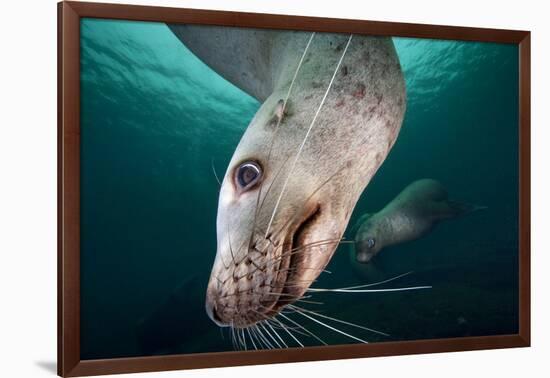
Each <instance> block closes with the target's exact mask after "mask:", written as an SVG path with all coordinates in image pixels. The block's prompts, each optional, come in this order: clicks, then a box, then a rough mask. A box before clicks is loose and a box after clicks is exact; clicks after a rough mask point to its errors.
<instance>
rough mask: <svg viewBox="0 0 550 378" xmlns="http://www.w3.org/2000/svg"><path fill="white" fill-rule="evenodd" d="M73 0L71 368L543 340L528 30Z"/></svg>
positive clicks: (65, 129)
mask: <svg viewBox="0 0 550 378" xmlns="http://www.w3.org/2000/svg"><path fill="white" fill-rule="evenodd" d="M58 10H59V34H58V35H59V48H58V53H59V65H58V67H59V71H58V78H59V80H58V84H59V90H58V96H59V97H58V104H59V122H58V125H59V159H58V160H59V215H58V222H59V257H58V261H59V269H58V272H59V281H58V282H59V283H58V287H59V296H58V303H59V324H58V332H59V334H58V336H59V338H58V352H59V354H58V373H59V375H61V376H82V375H98V374H110V373H128V372H141V371H158V370H175V369H187V368H200V367H216V366H231V365H244V364H265V363H277V362H291V361H312V360H322V359H340V358H356V357H369V356H387V355H396V354H413V353H433V352H445V351H459V350H475V349H487V348H507V347H522V346H529V343H530V321H529V317H530V312H529V311H530V278H529V272H530V270H529V264H530V257H529V254H530V244H529V240H530V234H529V232H530V231H529V230H530V223H529V222H530V197H529V191H530V187H529V185H530V161H529V154H530V151H529V148H530V144H529V138H530V131H529V128H530V34H529V32H526V31H511V30H494V29H478V28H464V27H449V26H435V25H417V24H402V23H392V22H373V21H359V20H339V19H329V18H311V17H297V16H283V15H267V14H251V13H234V12H221V11H204V10H192V9H174V8H161V7H144V6H130V5H113V4H97V3H76V2H62V3H59V8H58Z"/></svg>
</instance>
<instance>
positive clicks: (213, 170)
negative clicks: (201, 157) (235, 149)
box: [210, 158, 222, 186]
mask: <svg viewBox="0 0 550 378" xmlns="http://www.w3.org/2000/svg"><path fill="white" fill-rule="evenodd" d="M210 165H211V166H212V172H214V177H215V178H216V181H217V182H218V184H219V185H220V186H222V182H221V181H220V178H219V177H218V173H217V172H216V167H215V166H214V158H212V159H210Z"/></svg>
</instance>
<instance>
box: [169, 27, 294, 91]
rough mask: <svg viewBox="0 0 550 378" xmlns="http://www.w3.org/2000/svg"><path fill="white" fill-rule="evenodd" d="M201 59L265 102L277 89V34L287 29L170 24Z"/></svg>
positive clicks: (173, 30)
mask: <svg viewBox="0 0 550 378" xmlns="http://www.w3.org/2000/svg"><path fill="white" fill-rule="evenodd" d="M168 27H169V28H170V30H171V31H172V32H173V33H174V34H175V35H176V37H177V38H178V39H179V40H180V41H182V42H183V44H184V45H185V46H186V47H187V48H189V50H191V51H192V52H193V53H194V54H195V55H196V56H197V57H198V58H199V59H201V60H202V61H203V62H204V63H206V64H207V65H208V66H209V67H210V68H212V69H213V70H214V71H216V72H217V73H218V74H220V75H221V76H223V77H224V78H225V79H226V80H228V81H229V82H231V83H232V84H234V85H235V86H237V87H239V88H240V89H242V90H243V91H245V92H246V93H248V94H249V95H251V96H253V97H255V98H256V99H257V100H259V101H261V102H263V101H264V100H265V99H266V98H267V97H268V96H269V95H270V94H271V93H272V92H273V77H272V74H273V73H272V69H273V67H272V66H271V62H270V57H271V50H272V49H273V45H274V43H275V41H276V37H277V36H278V35H280V34H281V33H284V32H285V31H277V30H256V29H246V28H231V27H220V26H210V25H189V24H168Z"/></svg>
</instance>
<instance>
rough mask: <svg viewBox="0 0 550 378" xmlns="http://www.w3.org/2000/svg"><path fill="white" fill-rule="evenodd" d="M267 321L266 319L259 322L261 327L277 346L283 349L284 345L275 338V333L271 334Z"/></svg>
mask: <svg viewBox="0 0 550 378" xmlns="http://www.w3.org/2000/svg"><path fill="white" fill-rule="evenodd" d="M265 323H266V322H265V320H264V321H261V322H259V323H258V324H259V325H260V327H262V329H263V330H264V331H265V333H266V335H267V336H268V337H269V338H270V339H271V340H272V341H273V343H274V344H275V345H277V347H278V348H279V349H282V348H283V346H282V345H281V344H279V342H278V341H277V339H276V338H275V336H273V335H272V334H271V332H269V330H268V329H267V327H266V325H265Z"/></svg>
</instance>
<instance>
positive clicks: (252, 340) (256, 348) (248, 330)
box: [245, 328, 258, 350]
mask: <svg viewBox="0 0 550 378" xmlns="http://www.w3.org/2000/svg"><path fill="white" fill-rule="evenodd" d="M245 329H246V333H248V337H249V338H250V342H251V343H252V346H253V347H254V350H258V347H257V346H256V343H255V342H254V339H253V338H252V335H251V334H250V328H245Z"/></svg>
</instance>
